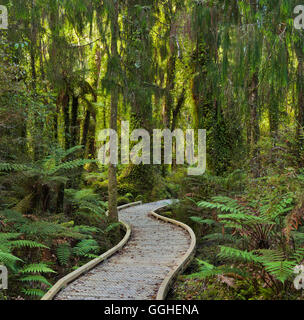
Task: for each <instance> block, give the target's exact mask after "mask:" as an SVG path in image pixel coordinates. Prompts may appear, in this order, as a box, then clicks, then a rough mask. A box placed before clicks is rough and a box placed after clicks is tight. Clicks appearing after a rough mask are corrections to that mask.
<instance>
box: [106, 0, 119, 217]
mask: <svg viewBox="0 0 304 320" xmlns="http://www.w3.org/2000/svg"><path fill="white" fill-rule="evenodd" d="M111 29H112V30H111V31H112V41H111V58H112V59H115V60H116V58H117V57H118V51H117V41H118V1H116V3H115V4H114V8H113V17H112V26H111ZM112 72H113V73H114V74H112V76H113V77H114V78H116V79H117V77H115V75H116V70H114V71H113V70H112ZM117 109H118V92H117V88H116V86H115V85H113V87H112V92H111V119H110V128H111V129H113V130H115V131H116V132H117ZM108 193H109V202H108V203H109V218H110V220H111V221H113V222H115V221H118V211H117V176H116V166H115V165H114V164H112V163H110V166H109V184H108Z"/></svg>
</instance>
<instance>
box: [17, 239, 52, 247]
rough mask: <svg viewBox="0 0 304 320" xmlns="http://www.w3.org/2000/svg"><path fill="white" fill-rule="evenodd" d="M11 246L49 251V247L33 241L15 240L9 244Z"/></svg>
mask: <svg viewBox="0 0 304 320" xmlns="http://www.w3.org/2000/svg"><path fill="white" fill-rule="evenodd" d="M11 244H12V246H13V247H15V248H23V247H28V248H45V249H49V247H47V246H45V245H44V244H42V243H38V242H35V241H31V240H15V241H12V242H11Z"/></svg>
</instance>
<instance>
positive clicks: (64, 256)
mask: <svg viewBox="0 0 304 320" xmlns="http://www.w3.org/2000/svg"><path fill="white" fill-rule="evenodd" d="M56 253H57V258H58V261H59V263H60V264H61V265H62V266H67V265H68V264H69V259H70V257H71V254H72V249H71V246H70V245H69V244H68V243H65V244H61V245H59V246H58V247H57V250H56Z"/></svg>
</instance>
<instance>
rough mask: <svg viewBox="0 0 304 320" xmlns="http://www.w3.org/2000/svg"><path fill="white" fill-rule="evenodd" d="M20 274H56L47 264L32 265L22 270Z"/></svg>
mask: <svg viewBox="0 0 304 320" xmlns="http://www.w3.org/2000/svg"><path fill="white" fill-rule="evenodd" d="M20 273H56V272H55V271H54V270H52V269H51V268H50V267H48V266H47V265H46V264H45V263H42V262H40V263H32V264H29V265H26V266H25V267H24V268H23V269H21V270H20Z"/></svg>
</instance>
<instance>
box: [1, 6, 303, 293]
mask: <svg viewBox="0 0 304 320" xmlns="http://www.w3.org/2000/svg"><path fill="white" fill-rule="evenodd" d="M1 4H3V5H5V6H7V8H8V11H9V28H8V30H0V137H1V139H0V264H4V265H6V266H7V267H8V268H9V284H10V285H9V290H8V291H1V292H0V299H28V298H31V299H38V298H39V297H41V296H42V295H43V294H44V292H46V291H47V289H48V288H49V287H50V286H51V285H52V284H54V283H55V282H56V280H57V279H59V278H61V277H62V276H63V275H64V274H66V273H67V272H70V271H71V270H73V269H75V268H77V267H78V266H80V265H82V264H83V263H85V262H87V261H88V260H90V259H92V258H93V257H95V256H97V255H99V254H101V253H102V252H105V251H106V250H107V249H109V248H110V247H112V246H113V245H114V244H115V243H117V242H118V241H119V239H120V238H121V237H122V235H123V231H120V224H119V223H118V217H117V205H120V204H125V203H128V202H132V201H137V200H143V201H153V200H160V199H165V198H178V199H180V200H181V201H180V204H179V205H178V206H175V207H173V208H172V210H170V211H166V212H164V214H167V215H170V216H173V217H175V218H177V219H180V220H182V221H184V222H186V223H187V224H189V225H191V226H192V227H193V229H194V230H195V232H196V234H197V237H198V239H199V243H198V251H197V260H195V262H194V263H193V264H192V265H191V267H190V269H189V270H188V271H187V273H188V275H186V276H182V277H181V278H180V279H179V281H178V282H177V284H176V285H175V287H174V288H173V291H172V293H171V297H172V298H175V299H303V295H302V291H301V290H296V289H295V288H294V284H293V280H294V278H295V276H296V275H295V274H294V268H295V267H296V266H298V265H300V264H301V263H302V262H303V259H304V229H303V227H302V223H303V216H304V212H303V208H304V203H303V200H304V199H303V191H304V171H303V163H304V152H303V151H304V132H303V126H304V37H303V31H302V30H296V29H295V28H294V26H293V18H294V15H293V9H294V7H295V6H296V5H297V4H300V2H299V1H296V0H267V1H265V0H238V1H236V0H235V1H231V0H230V1H228V0H212V1H203V0H187V1H186V0H149V1H148V0H124V1H118V0H85V1H84V0H2V3H1ZM126 120H129V121H130V123H131V130H133V129H137V128H144V129H146V130H148V132H150V133H152V130H153V129H155V128H159V129H161V128H169V129H170V130H172V131H173V130H174V129H176V128H181V129H187V128H195V129H206V130H207V172H206V173H205V174H204V175H202V176H199V177H195V176H188V175H187V167H186V166H183V165H177V164H176V163H173V164H172V165H164V164H162V165H143V164H140V165H134V164H129V165H122V164H118V165H117V166H115V165H109V166H104V165H101V164H100V163H99V162H98V161H96V159H97V158H98V150H99V147H100V142H99V141H98V134H99V132H100V130H102V129H104V128H111V129H114V130H118V132H120V130H121V122H122V121H126ZM119 151H120V150H119ZM107 210H109V214H108V215H107V214H106V211H107Z"/></svg>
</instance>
